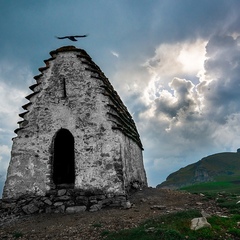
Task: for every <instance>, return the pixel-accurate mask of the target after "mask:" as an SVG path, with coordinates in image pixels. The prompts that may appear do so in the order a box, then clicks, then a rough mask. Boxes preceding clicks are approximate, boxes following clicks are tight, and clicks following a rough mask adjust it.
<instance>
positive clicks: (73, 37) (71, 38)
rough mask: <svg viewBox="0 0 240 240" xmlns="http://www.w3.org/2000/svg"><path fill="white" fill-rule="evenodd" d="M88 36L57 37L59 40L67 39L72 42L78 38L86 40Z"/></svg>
mask: <svg viewBox="0 0 240 240" xmlns="http://www.w3.org/2000/svg"><path fill="white" fill-rule="evenodd" d="M87 36H88V35H87V34H86V35H77V36H65V37H56V38H57V39H65V38H68V39H69V40H71V41H77V39H76V38H84V37H87Z"/></svg>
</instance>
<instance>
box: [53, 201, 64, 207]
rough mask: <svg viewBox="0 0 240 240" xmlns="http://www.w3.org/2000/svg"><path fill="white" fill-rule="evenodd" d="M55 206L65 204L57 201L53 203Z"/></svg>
mask: <svg viewBox="0 0 240 240" xmlns="http://www.w3.org/2000/svg"><path fill="white" fill-rule="evenodd" d="M53 205H54V206H55V207H59V206H62V205H63V202H55V203H54V204H53Z"/></svg>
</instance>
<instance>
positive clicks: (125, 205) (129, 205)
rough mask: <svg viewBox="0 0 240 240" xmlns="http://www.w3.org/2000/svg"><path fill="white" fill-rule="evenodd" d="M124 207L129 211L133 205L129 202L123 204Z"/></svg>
mask: <svg viewBox="0 0 240 240" xmlns="http://www.w3.org/2000/svg"><path fill="white" fill-rule="evenodd" d="M122 206H123V208H124V209H129V208H131V207H132V203H130V202H129V201H126V202H123V203H122Z"/></svg>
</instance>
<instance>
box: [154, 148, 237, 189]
mask: <svg viewBox="0 0 240 240" xmlns="http://www.w3.org/2000/svg"><path fill="white" fill-rule="evenodd" d="M228 176H229V177H230V176H231V177H234V176H236V177H237V176H239V180H240V151H239V149H238V151H237V153H233V152H223V153H217V154H213V155H210V156H208V157H205V158H203V159H201V160H200V161H198V162H196V163H193V164H190V165H188V166H186V167H184V168H181V169H179V170H178V171H176V172H174V173H171V174H170V175H169V176H168V177H167V179H166V181H164V182H162V183H161V184H159V185H157V188H169V189H178V188H181V187H185V186H189V185H193V184H196V183H201V182H209V181H214V180H216V178H219V177H228Z"/></svg>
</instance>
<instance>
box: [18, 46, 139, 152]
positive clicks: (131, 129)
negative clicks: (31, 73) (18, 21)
mask: <svg viewBox="0 0 240 240" xmlns="http://www.w3.org/2000/svg"><path fill="white" fill-rule="evenodd" d="M70 51H73V52H79V55H77V57H78V58H79V59H80V60H81V62H82V63H83V64H84V65H86V67H85V70H86V71H89V72H91V78H94V79H96V80H100V81H102V85H101V88H102V94H104V95H106V96H108V97H109V99H110V100H111V101H110V102H109V104H108V105H109V107H110V110H109V112H108V118H109V119H108V120H111V121H112V122H113V127H112V128H113V129H118V130H120V131H121V132H122V133H123V134H124V135H126V136H128V137H129V138H131V139H132V140H133V141H135V142H136V143H137V144H138V146H139V147H140V148H141V149H143V146H142V143H141V140H140V136H139V134H138V131H137V128H136V125H135V123H134V121H133V119H132V117H131V115H130V113H129V112H128V109H127V107H126V106H125V105H124V103H123V102H122V100H121V99H120V97H119V95H118V94H117V92H116V91H115V90H114V88H113V86H112V85H111V83H110V81H109V80H108V78H107V77H106V76H105V75H104V73H103V72H102V71H101V69H100V68H99V67H98V66H97V65H96V64H95V63H94V62H93V61H92V59H91V57H90V56H89V55H88V54H87V52H86V51H85V50H83V49H79V48H76V47H74V46H64V47H61V48H58V49H56V50H54V51H51V52H50V55H51V58H49V59H47V60H44V62H45V64H46V66H44V67H41V68H39V71H40V72H41V74H39V75H37V76H35V77H34V79H35V80H36V82H37V83H35V84H33V85H32V86H30V87H29V88H30V89H31V90H32V91H33V93H31V94H29V95H28V96H27V97H26V99H28V100H29V101H30V102H29V103H27V104H25V105H23V106H22V108H23V109H25V110H27V108H28V106H30V105H31V104H32V103H31V98H32V97H33V96H35V95H37V94H38V93H39V91H34V89H35V88H36V87H37V86H38V85H40V84H41V77H42V76H43V72H44V71H45V70H46V69H47V68H49V63H50V61H52V60H54V59H55V58H56V55H57V54H59V53H61V52H70ZM27 113H28V111H25V112H23V113H21V114H19V116H20V117H22V118H23V119H24V115H25V114H27ZM24 121H25V120H22V121H19V122H18V124H19V125H20V127H19V128H17V129H16V130H15V133H16V134H17V133H18V131H19V130H21V129H22V128H23V127H21V126H23V125H24V124H23V123H24Z"/></svg>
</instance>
